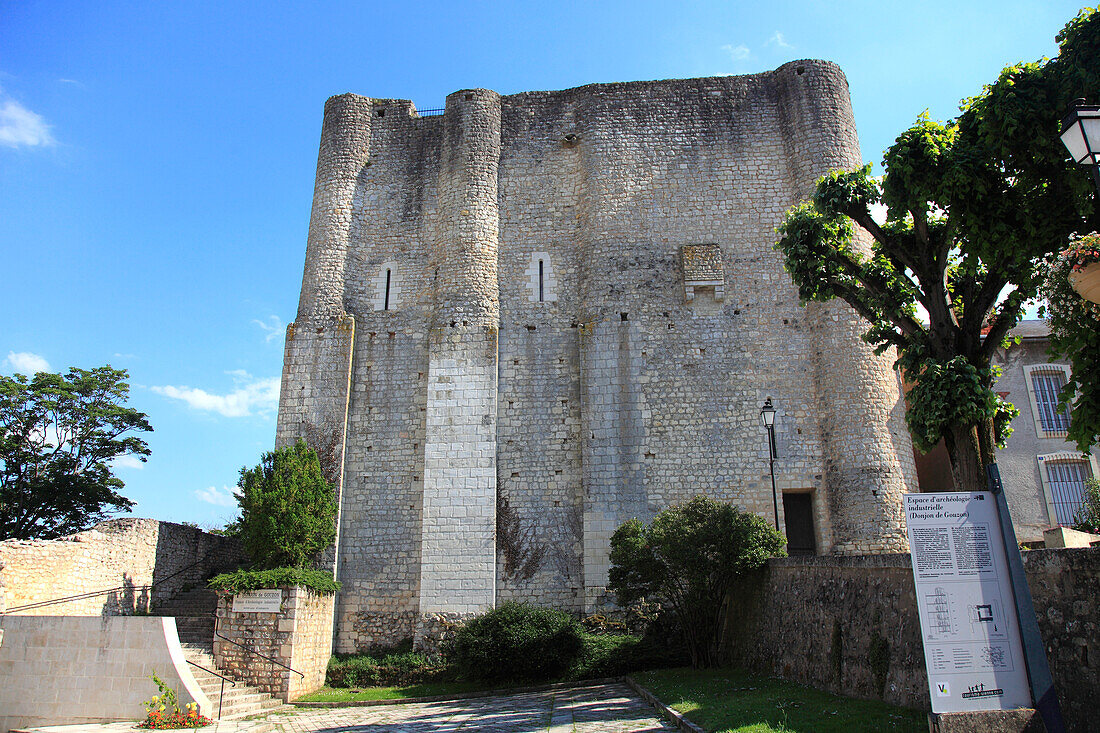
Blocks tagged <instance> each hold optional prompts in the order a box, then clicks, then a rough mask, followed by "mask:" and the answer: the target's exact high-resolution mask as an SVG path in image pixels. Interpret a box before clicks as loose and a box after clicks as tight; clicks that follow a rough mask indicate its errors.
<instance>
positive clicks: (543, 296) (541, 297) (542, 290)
mask: <svg viewBox="0 0 1100 733" xmlns="http://www.w3.org/2000/svg"><path fill="white" fill-rule="evenodd" d="M542 272H543V269H542V260H539V302H540V303H542V302H543V301H544V300H546V291H545V288H544V287H543V279H542Z"/></svg>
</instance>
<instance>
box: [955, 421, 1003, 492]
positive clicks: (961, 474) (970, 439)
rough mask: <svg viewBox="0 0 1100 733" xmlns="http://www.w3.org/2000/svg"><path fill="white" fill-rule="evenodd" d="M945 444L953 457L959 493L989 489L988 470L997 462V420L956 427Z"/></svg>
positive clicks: (956, 488) (956, 486)
mask: <svg viewBox="0 0 1100 733" xmlns="http://www.w3.org/2000/svg"><path fill="white" fill-rule="evenodd" d="M944 442H945V443H946V445H947V453H948V455H949V456H951V476H952V478H953V479H954V480H955V491H985V490H986V488H988V484H987V481H986V475H985V467H986V465H988V464H990V463H993V462H994V455H993V451H994V445H993V421H992V420H985V421H983V422H982V423H980V424H978V425H953V426H952V427H951V430H950V431H948V432H947V433H945V434H944Z"/></svg>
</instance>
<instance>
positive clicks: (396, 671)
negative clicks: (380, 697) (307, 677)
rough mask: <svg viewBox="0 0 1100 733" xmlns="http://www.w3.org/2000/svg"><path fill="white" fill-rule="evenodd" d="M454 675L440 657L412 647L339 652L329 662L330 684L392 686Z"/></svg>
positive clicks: (327, 674) (446, 678)
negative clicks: (367, 652) (374, 651)
mask: <svg viewBox="0 0 1100 733" xmlns="http://www.w3.org/2000/svg"><path fill="white" fill-rule="evenodd" d="M453 677H454V672H453V670H452V669H451V668H449V667H448V666H447V665H445V664H444V663H443V662H442V661H441V660H439V659H438V658H435V657H431V656H428V655H426V654H418V653H416V652H413V651H411V650H409V647H408V646H406V647H404V648H399V649H395V650H390V651H380V652H377V653H373V654H353V655H338V656H335V657H333V658H332V659H331V660H330V661H329V664H328V672H327V673H326V676H325V684H327V685H328V686H329V687H342V688H348V687H389V686H399V685H415V684H420V683H422V682H443V681H446V680H448V679H451V678H453Z"/></svg>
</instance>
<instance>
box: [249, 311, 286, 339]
mask: <svg viewBox="0 0 1100 733" xmlns="http://www.w3.org/2000/svg"><path fill="white" fill-rule="evenodd" d="M252 322H253V323H255V324H256V325H257V326H259V327H260V328H261V329H263V332H264V341H268V342H270V341H273V340H275V339H277V338H282V337H283V334H284V333H285V332H286V327H285V326H284V325H283V322H282V320H280V319H279V317H278V316H268V317H267V321H266V322H265V321H261V320H260V319H258V318H253V319H252Z"/></svg>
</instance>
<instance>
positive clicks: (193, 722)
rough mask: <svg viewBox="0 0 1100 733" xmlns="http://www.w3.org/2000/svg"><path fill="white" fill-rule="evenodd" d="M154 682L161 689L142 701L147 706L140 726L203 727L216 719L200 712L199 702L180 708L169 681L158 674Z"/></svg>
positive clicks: (153, 727) (166, 727) (169, 728)
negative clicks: (158, 692) (156, 693)
mask: <svg viewBox="0 0 1100 733" xmlns="http://www.w3.org/2000/svg"><path fill="white" fill-rule="evenodd" d="M152 678H153V682H154V683H155V684H156V686H157V688H158V689H159V690H160V694H159V695H153V696H152V697H151V698H149V699H148V700H146V701H145V702H144V703H142V704H143V705H144V706H145V712H146V716H145V720H143V721H142V722H140V723H138V726H137V727H138V728H151V729H154V730H176V729H179V728H202V727H204V726H207V725H210V724H211V723H213V722H214V721H213V720H211V719H210V718H208V717H206V716H205V715H202V714H201V713H199V706H198V703H193V702H189V703H187V705H185V706H184V708H183V709H180V706H179V699H178V698H177V696H176V691H175V690H174V689H172V688H171V687H169V686H168V683H167V682H165V681H164V680H162V679H161V678H160V677H158V676H157V673H156V672H154V673H153V675H152Z"/></svg>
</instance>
